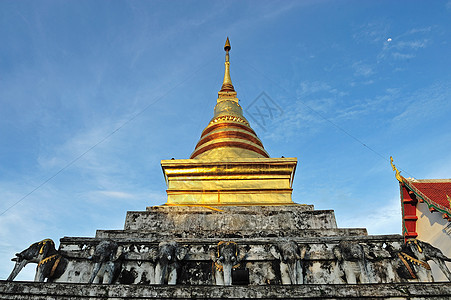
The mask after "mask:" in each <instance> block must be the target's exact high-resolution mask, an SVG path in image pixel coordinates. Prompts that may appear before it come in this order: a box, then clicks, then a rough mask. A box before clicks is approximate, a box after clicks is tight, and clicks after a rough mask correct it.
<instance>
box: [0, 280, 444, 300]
mask: <svg viewBox="0 0 451 300" xmlns="http://www.w3.org/2000/svg"><path fill="white" fill-rule="evenodd" d="M376 295H377V296H376ZM173 298H178V299H195V298H200V299H202V298H203V299H226V298H258V299H262V298H266V299H450V298H451V283H390V284H359V285H355V284H308V285H290V286H282V285H272V286H271V285H270V286H229V287H226V286H212V285H202V286H179V285H175V286H161V285H99V284H90V285H88V284H74V283H71V284H69V283H36V282H6V281H0V299H2V300H19V299H20V300H51V299H52V300H53V299H65V300H82V299H83V300H86V299H89V300H100V299H110V300H122V299H124V300H125V299H131V300H133V299H173Z"/></svg>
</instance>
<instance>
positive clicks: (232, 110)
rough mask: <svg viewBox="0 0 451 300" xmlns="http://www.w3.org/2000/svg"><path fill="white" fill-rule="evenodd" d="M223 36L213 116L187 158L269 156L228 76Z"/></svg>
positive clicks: (227, 59)
mask: <svg viewBox="0 0 451 300" xmlns="http://www.w3.org/2000/svg"><path fill="white" fill-rule="evenodd" d="M230 49H231V47H230V43H229V38H227V41H226V45H225V46H224V50H225V51H226V61H225V72H224V81H223V84H222V87H221V90H220V91H219V92H218V100H217V104H216V106H215V109H214V117H213V119H211V121H210V123H209V124H208V125H207V127H206V128H205V129H204V131H202V135H201V137H200V140H199V142H198V143H197V145H196V148H195V149H194V152H193V153H192V154H191V157H190V158H196V159H199V158H202V159H212V160H222V159H230V158H269V155H268V153H267V152H266V151H265V149H264V148H263V144H262V142H261V141H260V139H259V138H258V137H257V135H256V134H255V132H254V130H252V128H251V127H250V126H249V122H248V121H247V120H246V118H245V117H244V116H243V109H242V108H241V106H240V105H239V103H238V101H239V100H238V98H237V97H236V95H237V94H236V91H235V89H234V87H233V85H232V80H231V78H230V62H229V50H230Z"/></svg>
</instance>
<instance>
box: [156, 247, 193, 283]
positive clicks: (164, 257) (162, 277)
mask: <svg viewBox="0 0 451 300" xmlns="http://www.w3.org/2000/svg"><path fill="white" fill-rule="evenodd" d="M187 254H188V249H187V248H186V247H181V246H179V245H178V244H177V242H174V241H171V242H161V243H160V244H159V245H158V255H157V265H156V267H155V283H156V284H176V282H177V270H178V269H179V268H180V264H179V262H180V261H181V260H183V259H184V258H185V257H186V255H187Z"/></svg>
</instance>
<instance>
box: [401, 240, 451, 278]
mask: <svg viewBox="0 0 451 300" xmlns="http://www.w3.org/2000/svg"><path fill="white" fill-rule="evenodd" d="M392 252H393V251H392ZM395 258H396V259H399V260H400V261H401V263H398V268H397V271H398V275H400V276H401V277H402V278H405V279H418V280H419V281H422V282H430V281H434V279H433V277H432V272H431V267H430V266H429V264H428V263H427V262H428V261H430V260H432V261H434V262H435V263H436V264H437V266H438V267H439V268H440V270H441V271H442V272H443V274H445V276H446V277H447V278H448V280H450V281H451V272H450V271H449V269H448V267H447V266H446V263H445V261H451V259H450V258H448V257H446V256H445V255H444V254H443V253H442V251H441V250H440V249H438V248H436V247H434V246H432V245H431V244H429V243H426V242H423V241H420V240H417V239H408V240H406V242H405V244H404V245H403V247H402V248H401V250H400V251H398V252H397V253H396V256H395Z"/></svg>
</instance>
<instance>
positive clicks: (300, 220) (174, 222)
mask: <svg viewBox="0 0 451 300" xmlns="http://www.w3.org/2000/svg"><path fill="white" fill-rule="evenodd" d="M332 235H337V236H346V235H350V236H356V235H367V232H366V229H364V228H352V229H348V228H346V229H339V228H337V222H336V220H335V215H334V212H333V210H314V209H313V205H301V204H297V205H282V206H215V207H202V206H165V205H163V206H152V207H148V208H147V210H146V211H129V212H127V217H126V221H125V226H124V231H119V230H98V231H97V235H96V236H97V237H102V238H121V237H125V236H136V237H137V236H141V237H152V236H153V237H158V236H161V237H167V236H173V237H187V238H188V237H224V238H228V237H230V238H232V237H237V238H239V237H282V236H284V237H298V236H304V237H308V236H312V237H319V236H332Z"/></svg>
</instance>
